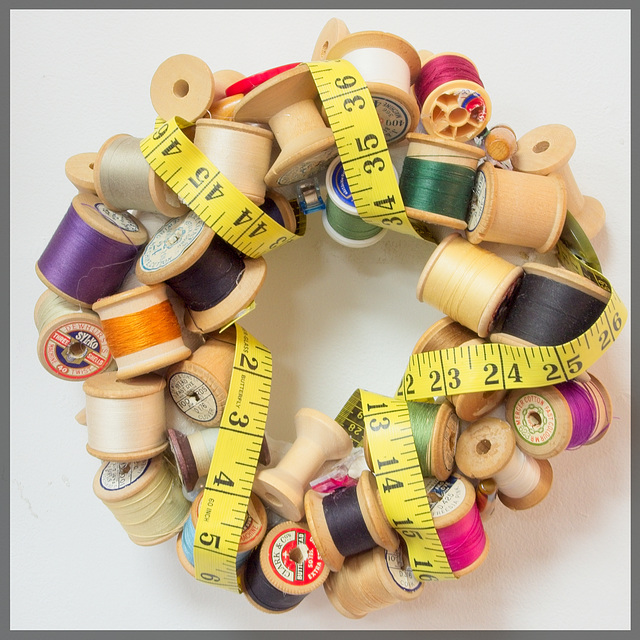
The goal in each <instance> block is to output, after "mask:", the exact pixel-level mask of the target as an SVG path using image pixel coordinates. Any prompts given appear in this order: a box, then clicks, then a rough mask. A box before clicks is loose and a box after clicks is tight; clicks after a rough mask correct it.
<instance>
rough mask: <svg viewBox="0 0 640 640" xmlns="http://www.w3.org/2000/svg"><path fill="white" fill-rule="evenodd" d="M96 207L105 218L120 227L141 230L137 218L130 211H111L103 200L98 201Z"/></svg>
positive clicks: (126, 229) (128, 229)
mask: <svg viewBox="0 0 640 640" xmlns="http://www.w3.org/2000/svg"><path fill="white" fill-rule="evenodd" d="M87 206H91V205H87ZM94 208H95V210H96V211H97V212H98V213H99V214H100V215H101V216H102V217H103V218H106V219H107V220H108V221H109V222H110V223H111V224H114V225H115V226H116V227H118V228H120V229H124V230H125V231H131V232H134V231H139V230H140V227H139V226H138V223H137V222H136V220H135V218H134V217H133V216H132V215H131V214H130V213H129V212H128V211H111V209H109V208H107V207H106V206H105V205H104V204H102V202H98V204H96V205H95V207H94Z"/></svg>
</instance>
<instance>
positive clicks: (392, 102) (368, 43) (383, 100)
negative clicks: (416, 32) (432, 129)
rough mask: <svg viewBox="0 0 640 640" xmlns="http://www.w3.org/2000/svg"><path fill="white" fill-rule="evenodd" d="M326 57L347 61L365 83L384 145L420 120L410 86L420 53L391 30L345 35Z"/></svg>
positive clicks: (414, 77)
mask: <svg viewBox="0 0 640 640" xmlns="http://www.w3.org/2000/svg"><path fill="white" fill-rule="evenodd" d="M327 58H328V59H330V60H336V59H344V60H346V61H347V62H351V64H353V65H354V66H355V68H356V69H357V70H358V72H359V73H360V75H361V76H362V79H363V80H364V81H365V82H366V84H367V88H368V89H369V92H370V93H371V97H372V98H373V100H374V102H375V105H376V112H377V113H378V117H379V119H380V124H381V125H382V131H383V133H384V137H385V140H386V141H387V143H388V144H394V143H396V142H400V141H401V140H403V139H404V138H405V136H406V135H407V134H408V133H410V132H411V131H414V130H415V128H416V127H417V126H418V122H419V121H420V108H419V107H418V103H417V101H416V98H415V95H414V94H412V93H411V85H412V84H413V83H414V82H415V80H416V78H417V77H418V74H419V73H420V66H421V65H420V56H419V55H418V52H417V51H416V50H415V49H414V48H413V47H412V46H411V44H410V43H409V42H407V41H406V40H404V39H403V38H400V37H399V36H396V35H394V34H392V33H384V32H382V31H360V32H358V33H352V34H346V35H344V37H342V38H340V39H339V40H338V41H337V42H336V43H335V44H334V45H333V46H332V47H331V48H330V49H329V51H328V53H327Z"/></svg>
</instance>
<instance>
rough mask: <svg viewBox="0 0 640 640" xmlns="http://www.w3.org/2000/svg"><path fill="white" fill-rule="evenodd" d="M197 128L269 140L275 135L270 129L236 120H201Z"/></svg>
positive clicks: (197, 123)
mask: <svg viewBox="0 0 640 640" xmlns="http://www.w3.org/2000/svg"><path fill="white" fill-rule="evenodd" d="M196 127H203V128H206V127H208V128H211V127H215V128H218V129H231V130H232V131H235V132H238V133H247V134H249V135H254V136H258V137H260V138H267V139H268V140H273V139H274V135H273V133H272V132H271V131H270V130H269V129H265V128H264V127H259V126H256V125H255V124H247V123H245V122H237V121H234V120H221V119H217V118H200V119H198V120H197V121H196Z"/></svg>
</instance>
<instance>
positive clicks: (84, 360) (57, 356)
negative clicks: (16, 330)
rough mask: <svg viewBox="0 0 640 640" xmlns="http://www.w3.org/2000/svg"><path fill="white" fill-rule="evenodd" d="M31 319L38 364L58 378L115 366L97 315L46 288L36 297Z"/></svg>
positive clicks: (82, 376)
mask: <svg viewBox="0 0 640 640" xmlns="http://www.w3.org/2000/svg"><path fill="white" fill-rule="evenodd" d="M33 319H34V322H35V325H36V329H37V330H38V343H37V346H36V350H37V353H38V359H39V360H40V364H41V365H42V366H43V367H44V368H45V370H46V371H48V372H49V373H51V374H52V375H54V376H55V377H56V378H60V379H61V380H85V379H86V378H89V377H90V376H93V375H96V374H98V373H102V372H103V371H106V370H109V369H111V368H114V367H115V362H114V360H113V358H112V356H111V351H110V350H109V345H108V344H107V339H106V338H105V335H104V332H103V331H102V326H101V324H100V318H99V317H98V314H97V313H94V312H93V311H90V310H89V309H82V308H80V307H78V306H77V305H73V304H71V303H70V302H68V301H66V300H64V299H63V298H61V297H60V296H58V295H57V294H56V293H54V292H53V291H51V290H50V289H46V290H45V291H44V292H43V293H42V294H41V295H40V297H39V298H38V300H37V302H36V305H35V308H34V311H33Z"/></svg>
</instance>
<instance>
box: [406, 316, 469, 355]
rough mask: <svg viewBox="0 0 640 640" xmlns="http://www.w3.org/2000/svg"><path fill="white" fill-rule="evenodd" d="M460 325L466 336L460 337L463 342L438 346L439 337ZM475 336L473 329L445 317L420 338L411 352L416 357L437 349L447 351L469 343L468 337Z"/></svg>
mask: <svg viewBox="0 0 640 640" xmlns="http://www.w3.org/2000/svg"><path fill="white" fill-rule="evenodd" d="M454 324H456V325H458V327H460V330H461V333H463V334H466V335H464V336H462V335H461V336H460V337H461V338H463V340H462V341H460V342H458V341H457V340H456V341H455V343H451V344H450V345H449V346H446V345H445V346H438V338H439V336H440V335H441V334H442V333H443V332H444V331H445V330H446V329H447V328H448V327H450V326H451V325H454ZM474 335H475V334H474V333H473V331H471V329H468V328H467V327H465V326H463V325H461V324H460V323H459V322H456V321H455V320H454V319H453V318H451V317H450V316H444V317H443V318H440V319H439V320H436V322H434V323H433V324H432V325H431V326H430V327H429V328H428V329H427V330H426V331H425V332H424V333H423V334H422V335H421V336H420V338H418V341H417V342H416V344H415V345H414V347H413V350H412V351H411V353H412V354H414V355H416V354H419V353H424V352H425V351H434V350H436V349H447V348H449V347H457V346H460V345H461V344H463V342H466V341H467V336H474ZM476 337H477V336H476ZM473 339H475V337H469V340H473ZM481 342H482V341H481Z"/></svg>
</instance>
